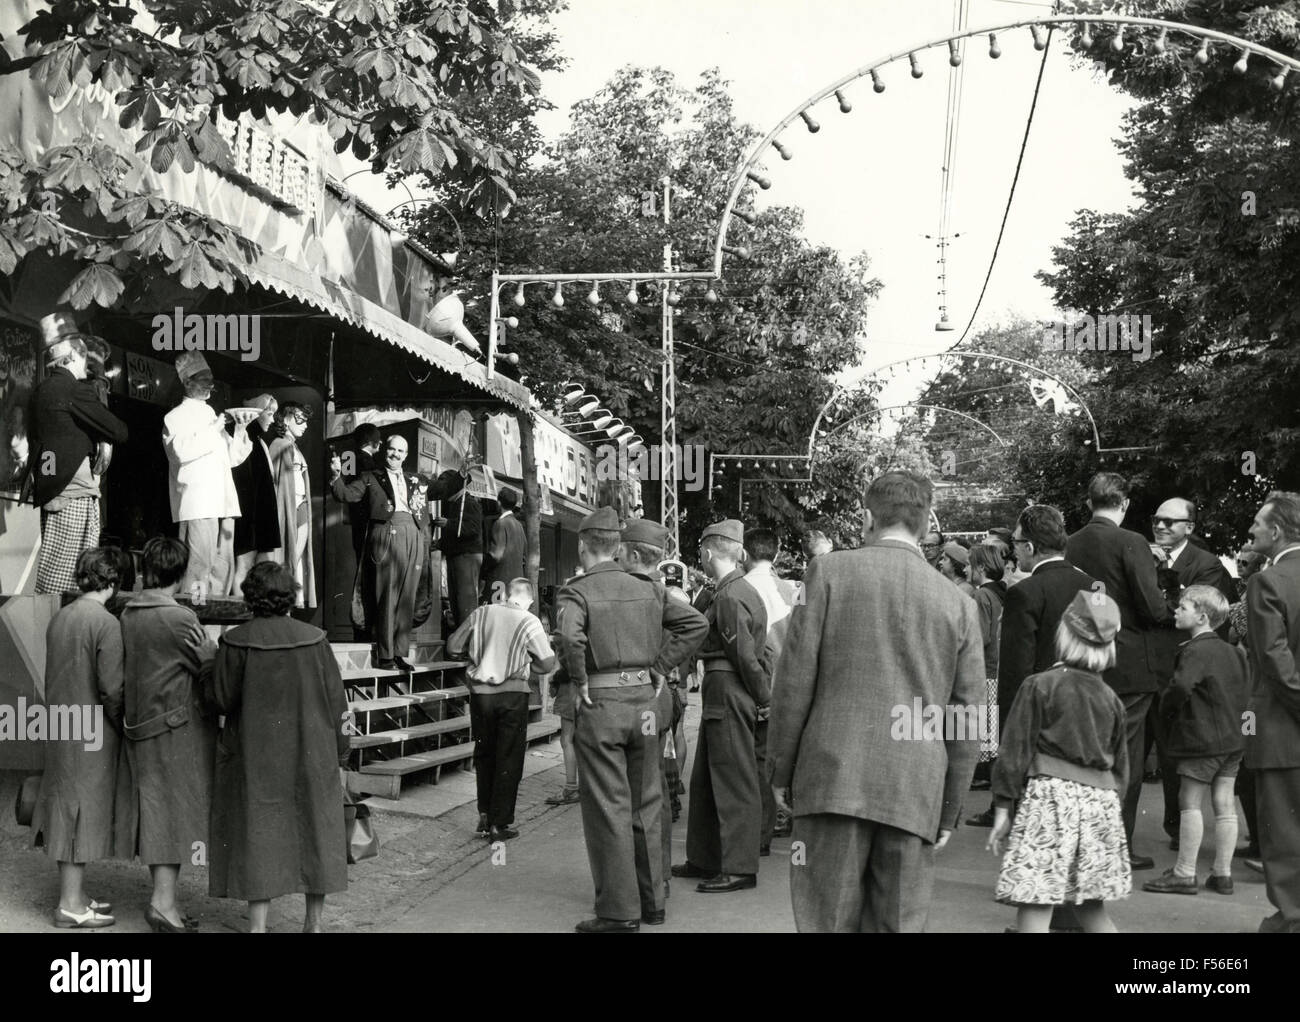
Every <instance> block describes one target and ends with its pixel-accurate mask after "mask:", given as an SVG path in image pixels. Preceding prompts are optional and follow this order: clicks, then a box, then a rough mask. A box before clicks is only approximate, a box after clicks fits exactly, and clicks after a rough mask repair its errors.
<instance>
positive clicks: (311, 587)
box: [267, 401, 316, 607]
mask: <svg viewBox="0 0 1300 1022" xmlns="http://www.w3.org/2000/svg"><path fill="white" fill-rule="evenodd" d="M276 417H277V425H278V426H279V432H280V436H279V437H278V438H277V439H275V440H272V441H271V442H270V444H269V445H268V446H267V455H268V456H269V457H270V459H271V470H272V472H273V473H274V475H275V494H276V500H277V502H278V507H279V521H280V544H281V545H280V549H279V550H278V551H276V553H275V555H274V557H273V558H271V559H272V560H276V561H279V562H280V563H281V564H283V565H284V566H285V567H286V568H288V569H289V574H290V575H292V576H293V580H294V581H295V582H296V583H297V584H298V585H299V586H300V587H301V588H300V589H299V590H298V597H297V605H298V606H299V607H314V606H316V568H315V562H314V561H313V560H312V551H311V478H310V475H309V473H308V471H307V460H306V459H305V458H304V457H303V455H302V451H301V450H300V449H299V448H298V441H299V440H300V439H301V438H302V435H303V434H304V433H305V432H307V420H308V419H309V418H310V417H311V410H310V409H308V408H307V407H305V406H304V405H300V404H298V403H297V402H296V401H286V402H285V403H284V404H283V405H281V406H280V410H279V411H278V412H277V413H276Z"/></svg>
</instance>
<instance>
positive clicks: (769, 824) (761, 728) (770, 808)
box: [754, 720, 776, 852]
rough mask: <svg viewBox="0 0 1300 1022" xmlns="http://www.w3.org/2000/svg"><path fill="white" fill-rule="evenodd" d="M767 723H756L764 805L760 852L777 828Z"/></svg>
mask: <svg viewBox="0 0 1300 1022" xmlns="http://www.w3.org/2000/svg"><path fill="white" fill-rule="evenodd" d="M767 723H768V722H767V721H765V720H760V721H758V722H757V723H756V724H755V725H754V760H755V762H756V763H757V765H758V793H759V796H760V798H761V799H762V806H763V816H762V824H761V825H760V828H759V832H758V849H759V851H760V852H761V851H762V850H763V849H764V848H767V847H768V846H769V845H771V843H772V832H773V831H775V830H776V797H775V796H774V795H773V794H772V785H770V784H768V783H767Z"/></svg>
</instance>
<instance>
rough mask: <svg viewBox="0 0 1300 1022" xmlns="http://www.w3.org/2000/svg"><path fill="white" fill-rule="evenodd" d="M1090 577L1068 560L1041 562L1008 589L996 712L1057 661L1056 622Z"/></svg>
mask: <svg viewBox="0 0 1300 1022" xmlns="http://www.w3.org/2000/svg"><path fill="white" fill-rule="evenodd" d="M1092 583H1093V577H1092V576H1091V575H1089V574H1087V573H1086V572H1083V571H1080V570H1079V569H1078V568H1076V567H1075V566H1074V565H1072V564H1071V563H1070V562H1069V561H1046V562H1044V563H1043V564H1040V565H1038V566H1037V567H1036V568H1035V569H1034V570H1033V571H1032V572H1030V574H1029V576H1028V577H1027V578H1026V579H1025V580H1024V581H1023V582H1019V583H1017V584H1016V585H1013V586H1012V587H1011V588H1010V589H1008V590H1007V598H1006V602H1005V603H1004V604H1003V605H1002V636H1001V640H1000V642H999V644H998V716H999V717H1000V718H1001V719H1002V720H1003V721H1005V720H1006V718H1007V714H1008V713H1010V712H1011V704H1012V703H1013V702H1014V701H1015V698H1016V691H1017V690H1018V689H1019V688H1020V683H1021V682H1022V681H1024V680H1025V679H1026V678H1027V677H1029V676H1030V675H1031V674H1037V673H1038V672H1039V671H1045V670H1047V669H1048V668H1049V667H1051V666H1052V665H1053V664H1054V663H1056V627H1057V625H1059V624H1060V623H1061V615H1062V614H1064V613H1065V608H1066V607H1068V606H1069V605H1070V601H1071V600H1073V599H1074V594H1075V593H1077V592H1079V591H1080V590H1082V591H1084V592H1088V591H1090V590H1091V589H1092Z"/></svg>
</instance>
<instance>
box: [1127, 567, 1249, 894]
mask: <svg viewBox="0 0 1300 1022" xmlns="http://www.w3.org/2000/svg"><path fill="white" fill-rule="evenodd" d="M1227 616H1228V601H1227V600H1226V599H1224V597H1223V594H1222V593H1220V592H1219V591H1218V590H1217V589H1215V588H1213V587H1212V586H1188V587H1187V588H1186V589H1185V590H1183V595H1182V599H1181V601H1180V602H1179V604H1178V610H1177V611H1176V612H1175V614H1174V625H1175V627H1177V628H1178V629H1179V630H1180V631H1185V632H1189V633H1190V635H1191V637H1190V638H1189V639H1188V640H1187V641H1186V642H1184V643H1183V644H1182V645H1181V646H1180V647H1179V649H1178V658H1177V660H1176V662H1175V667H1174V677H1173V681H1172V682H1171V683H1170V685H1169V687H1168V688H1167V689H1165V691H1164V693H1163V695H1162V696H1161V698H1160V713H1161V714H1162V715H1163V716H1164V718H1165V726H1166V727H1167V729H1168V735H1169V739H1168V743H1169V744H1168V755H1169V759H1170V760H1171V761H1173V762H1174V763H1175V764H1176V766H1177V769H1178V778H1179V784H1180V786H1179V791H1178V806H1179V810H1180V812H1179V826H1178V862H1177V864H1176V865H1175V866H1174V867H1173V869H1170V870H1166V871H1165V872H1164V874H1163V875H1162V876H1159V877H1157V878H1156V879H1154V880H1150V881H1148V882H1147V883H1145V884H1143V885H1142V889H1143V890H1144V891H1151V892H1152V893H1155V894H1196V893H1197V884H1196V855H1197V853H1198V852H1199V851H1200V847H1201V837H1202V834H1203V830H1204V823H1203V821H1202V818H1201V803H1202V802H1203V801H1204V798H1205V792H1206V789H1209V791H1210V800H1211V802H1212V804H1213V806H1214V869H1213V873H1212V874H1211V876H1210V877H1209V878H1208V879H1207V880H1206V882H1205V886H1206V887H1207V888H1208V889H1209V890H1211V891H1216V892H1217V893H1219V894H1231V893H1232V853H1233V850H1234V849H1235V848H1236V845H1237V814H1236V803H1235V795H1234V793H1233V786H1234V783H1235V780H1236V776H1237V772H1238V770H1239V769H1240V768H1241V760H1242V754H1243V752H1244V750H1245V747H1246V743H1245V739H1244V737H1243V736H1242V728H1241V723H1242V717H1243V715H1244V714H1245V712H1246V706H1247V703H1248V702H1249V699H1250V690H1249V686H1248V683H1247V673H1246V655H1245V653H1244V652H1243V651H1242V650H1241V648H1240V647H1238V646H1231V645H1229V644H1228V643H1226V642H1224V641H1223V640H1222V639H1220V638H1219V637H1218V636H1217V635H1215V634H1214V630H1215V629H1216V628H1218V627H1219V626H1220V625H1222V624H1223V622H1224V620H1225V619H1226V618H1227Z"/></svg>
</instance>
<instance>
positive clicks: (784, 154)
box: [772, 138, 794, 160]
mask: <svg viewBox="0 0 1300 1022" xmlns="http://www.w3.org/2000/svg"><path fill="white" fill-rule="evenodd" d="M772 148H773V149H775V150H776V151H777V152H778V153H780V154H781V159H783V160H789V159H793V158H794V153H792V152H790V150H789V149H787V148H786V147H785V146H784V145H783V144H782V143H781V142H780V140H778V139H775V138H774V139H772Z"/></svg>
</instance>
